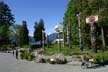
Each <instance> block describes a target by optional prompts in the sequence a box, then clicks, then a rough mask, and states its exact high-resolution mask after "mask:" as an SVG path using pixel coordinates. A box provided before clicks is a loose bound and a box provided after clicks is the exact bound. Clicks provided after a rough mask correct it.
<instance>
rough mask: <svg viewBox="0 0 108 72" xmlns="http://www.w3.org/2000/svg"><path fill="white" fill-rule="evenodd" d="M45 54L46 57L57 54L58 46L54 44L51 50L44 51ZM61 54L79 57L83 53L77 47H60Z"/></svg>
mask: <svg viewBox="0 0 108 72" xmlns="http://www.w3.org/2000/svg"><path fill="white" fill-rule="evenodd" d="M45 53H46V54H48V55H53V54H56V53H59V52H58V45H57V44H55V45H54V46H52V47H51V48H47V49H46V50H45ZM61 53H63V54H64V55H80V54H83V52H81V51H80V49H79V47H78V46H72V48H71V49H70V48H68V47H62V48H61Z"/></svg>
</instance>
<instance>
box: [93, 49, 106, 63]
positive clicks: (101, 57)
mask: <svg viewBox="0 0 108 72" xmlns="http://www.w3.org/2000/svg"><path fill="white" fill-rule="evenodd" d="M93 59H94V61H95V63H98V64H101V63H103V64H108V51H105V52H99V53H96V54H93Z"/></svg>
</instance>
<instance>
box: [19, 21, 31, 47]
mask: <svg viewBox="0 0 108 72" xmlns="http://www.w3.org/2000/svg"><path fill="white" fill-rule="evenodd" d="M28 34H29V31H28V29H27V23H26V21H23V22H22V27H21V29H20V32H19V37H18V44H19V46H23V45H27V44H29V36H28Z"/></svg>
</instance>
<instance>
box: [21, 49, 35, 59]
mask: <svg viewBox="0 0 108 72" xmlns="http://www.w3.org/2000/svg"><path fill="white" fill-rule="evenodd" d="M20 56H21V59H26V60H29V61H31V60H33V58H34V54H33V53H32V52H29V51H28V50H23V51H21V54H20Z"/></svg>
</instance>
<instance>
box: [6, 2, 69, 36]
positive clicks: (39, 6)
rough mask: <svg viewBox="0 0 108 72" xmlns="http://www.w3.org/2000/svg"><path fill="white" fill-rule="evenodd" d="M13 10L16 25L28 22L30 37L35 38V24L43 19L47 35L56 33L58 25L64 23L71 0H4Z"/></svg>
mask: <svg viewBox="0 0 108 72" xmlns="http://www.w3.org/2000/svg"><path fill="white" fill-rule="evenodd" d="M4 2H5V3H6V4H8V6H9V7H10V9H11V10H12V13H13V15H14V17H15V21H16V24H22V21H23V20H26V21H27V27H28V29H29V35H30V36H33V32H34V23H35V22H39V20H40V19H41V18H42V19H43V20H44V25H45V29H46V33H47V34H48V33H53V32H55V30H54V27H55V25H56V24H59V23H60V22H63V16H64V13H65V11H66V8H67V4H68V2H69V0H4Z"/></svg>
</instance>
